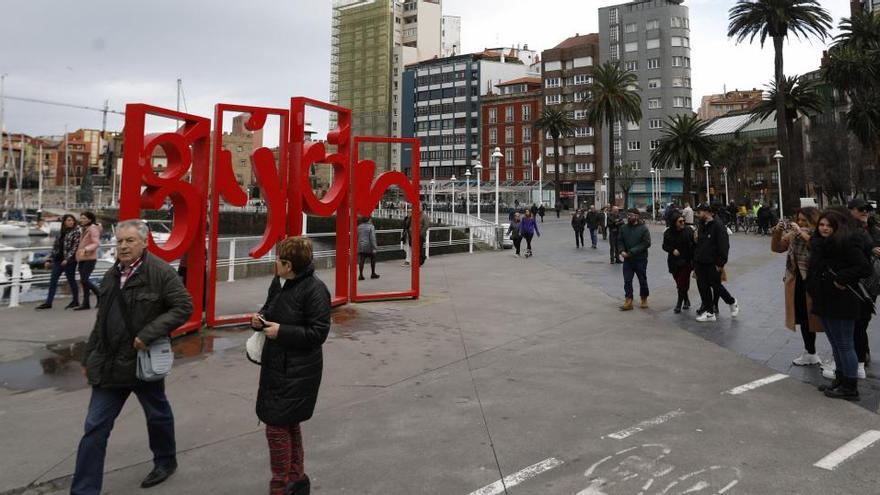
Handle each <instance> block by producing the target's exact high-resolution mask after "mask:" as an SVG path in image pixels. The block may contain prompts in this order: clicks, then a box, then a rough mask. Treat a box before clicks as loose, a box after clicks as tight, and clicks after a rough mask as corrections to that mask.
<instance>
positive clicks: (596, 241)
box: [590, 229, 599, 247]
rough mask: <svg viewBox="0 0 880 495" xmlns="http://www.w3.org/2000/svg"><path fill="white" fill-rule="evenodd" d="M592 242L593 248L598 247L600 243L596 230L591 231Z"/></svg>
mask: <svg viewBox="0 0 880 495" xmlns="http://www.w3.org/2000/svg"><path fill="white" fill-rule="evenodd" d="M590 241H592V243H593V247H596V244H597V243H598V242H599V239H598V238H597V237H596V229H590Z"/></svg>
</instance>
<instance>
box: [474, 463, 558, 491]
mask: <svg viewBox="0 0 880 495" xmlns="http://www.w3.org/2000/svg"><path fill="white" fill-rule="evenodd" d="M562 464H564V462H563V461H560V460H559V459H557V458H555V457H550V458H548V459H544V460H543V461H541V462H538V463H536V464H532V465H531V466H529V467H527V468H523V469H521V470H519V471H517V472H515V473H513V474H510V475H508V476H505V477H504V482H503V483H502V482H501V480H498V481H496V482H495V483H492V484H490V485H486V486H484V487H483V488H480V489H479V490H476V491H473V492H471V493H470V494H468V495H499V494H500V493H504V487H505V486H506V487H507V488H510V487H514V486H516V485H519V484H520V483H522V482H524V481H526V480H528V479H531V478H534V477H535V476H538V475H539V474H541V473H545V472H547V471H549V470H551V469H553V468H556V467H559V466H561V465H562Z"/></svg>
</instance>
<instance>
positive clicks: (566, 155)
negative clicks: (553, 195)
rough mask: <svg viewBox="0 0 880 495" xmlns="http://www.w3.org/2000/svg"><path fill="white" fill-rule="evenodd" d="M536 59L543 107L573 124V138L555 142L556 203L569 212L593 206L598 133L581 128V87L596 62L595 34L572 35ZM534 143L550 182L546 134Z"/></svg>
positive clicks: (584, 100) (584, 98)
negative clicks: (538, 145)
mask: <svg viewBox="0 0 880 495" xmlns="http://www.w3.org/2000/svg"><path fill="white" fill-rule="evenodd" d="M541 59H542V62H541V63H542V67H543V71H542V78H543V79H542V82H543V99H544V105H545V106H547V107H551V106H554V107H558V108H561V109H562V110H564V111H565V112H567V113H568V115H569V117H571V118H572V119H573V120H574V121H575V122H577V127H576V129H575V131H574V133H572V134H571V135H569V136H564V137H561V138H560V140H559V146H560V150H559V155H560V156H559V174H560V175H559V178H560V184H558V185H557V187H559V190H560V200H561V201H562V202H563V204H564V205H565V206H567V207H569V208H572V207H575V206H587V205H591V204H594V203H595V202H596V198H597V190H598V189H600V188H598V187H597V184H601V177H602V172H603V170H604V169H603V168H602V165H601V156H602V150H601V147H600V146H599V143H600V142H601V141H600V140H599V137H598V132H597V131H598V129H594V128H592V127H590V126H589V125H588V124H587V106H588V104H589V101H590V94H589V92H588V91H587V89H586V87H587V85H589V84H590V83H592V74H593V69H594V67H595V64H596V63H597V62H598V60H599V35H598V34H586V35H581V34H575V35H574V36H572V37H570V38H568V39H566V40H565V41H563V42H562V43H559V44H558V45H556V46H555V47H553V48H551V49H549V50H544V51H543V52H542V53H541ZM539 134H540V133H539ZM540 139H542V141H543V149H544V159H543V163H544V165H543V167H544V173H545V178H547V179H548V180H550V179H553V180H555V177H556V165H555V164H556V159H555V153H556V150H555V148H554V146H553V139H552V138H551V137H550V135H549V134H544V135H541V136H540Z"/></svg>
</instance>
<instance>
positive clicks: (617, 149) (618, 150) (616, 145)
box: [614, 139, 621, 156]
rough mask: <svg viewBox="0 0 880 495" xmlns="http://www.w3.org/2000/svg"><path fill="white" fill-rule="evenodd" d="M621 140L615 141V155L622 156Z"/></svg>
mask: <svg viewBox="0 0 880 495" xmlns="http://www.w3.org/2000/svg"><path fill="white" fill-rule="evenodd" d="M620 146H621V145H620V139H615V140H614V154H615V155H617V156H620Z"/></svg>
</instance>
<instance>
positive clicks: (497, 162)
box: [492, 147, 504, 227]
mask: <svg viewBox="0 0 880 495" xmlns="http://www.w3.org/2000/svg"><path fill="white" fill-rule="evenodd" d="M502 158H504V155H502V154H501V148H497V147H496V148H495V152H493V153H492V159H494V160H495V226H496V227H497V226H498V225H500V224H499V223H498V183H499V182H501V159H502Z"/></svg>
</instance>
